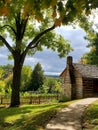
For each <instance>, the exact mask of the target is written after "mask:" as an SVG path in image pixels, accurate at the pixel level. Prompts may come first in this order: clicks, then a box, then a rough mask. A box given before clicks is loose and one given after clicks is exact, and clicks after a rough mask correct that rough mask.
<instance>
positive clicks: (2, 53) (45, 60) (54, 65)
mask: <svg viewBox="0 0 98 130" xmlns="http://www.w3.org/2000/svg"><path fill="white" fill-rule="evenodd" d="M56 32H57V33H59V34H61V35H62V36H63V37H64V38H65V39H67V40H70V41H71V46H72V47H73V48H74V51H73V52H71V53H70V54H69V55H72V56H73V60H74V62H77V61H78V60H79V59H80V57H81V56H82V54H84V53H85V52H87V51H88V50H89V49H87V48H86V45H87V41H85V40H84V36H85V32H84V31H83V30H82V29H81V28H76V29H73V28H72V27H60V28H57V29H56ZM8 54H9V52H8V50H7V49H6V48H5V47H2V48H0V65H3V64H4V65H5V64H10V63H11V64H13V61H8V60H7V55H8ZM38 62H39V63H41V65H42V67H43V70H44V71H45V74H49V75H50V74H52V75H54V74H56V75H59V74H60V73H61V72H62V71H63V69H64V68H65V66H66V58H63V59H60V58H59V57H58V53H56V52H52V51H51V50H47V49H46V48H45V49H44V50H43V52H37V53H36V54H35V55H34V56H31V57H30V56H27V57H26V59H25V65H30V66H32V68H33V67H34V65H35V64H37V63H38Z"/></svg>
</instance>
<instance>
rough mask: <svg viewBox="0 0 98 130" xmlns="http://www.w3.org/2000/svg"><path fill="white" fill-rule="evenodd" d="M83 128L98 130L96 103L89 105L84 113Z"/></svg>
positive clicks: (97, 108) (97, 104)
mask: <svg viewBox="0 0 98 130" xmlns="http://www.w3.org/2000/svg"><path fill="white" fill-rule="evenodd" d="M83 122H84V127H86V128H88V129H92V130H97V129H98V101H96V102H94V103H93V104H92V105H90V106H89V107H88V108H87V109H86V111H85V113H84V120H83Z"/></svg>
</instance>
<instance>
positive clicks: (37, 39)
mask: <svg viewBox="0 0 98 130" xmlns="http://www.w3.org/2000/svg"><path fill="white" fill-rule="evenodd" d="M54 28H55V25H53V26H52V27H50V28H48V29H46V30H44V31H43V32H41V33H40V34H38V35H37V36H36V37H35V38H34V39H33V40H32V41H31V42H30V43H29V44H28V46H27V47H26V48H25V50H24V52H23V53H22V54H21V55H22V58H23V59H24V57H25V56H26V54H27V52H28V50H29V49H33V48H35V47H37V46H38V45H39V43H40V39H41V37H42V36H43V35H44V34H46V33H47V32H49V31H51V30H53V29H54Z"/></svg>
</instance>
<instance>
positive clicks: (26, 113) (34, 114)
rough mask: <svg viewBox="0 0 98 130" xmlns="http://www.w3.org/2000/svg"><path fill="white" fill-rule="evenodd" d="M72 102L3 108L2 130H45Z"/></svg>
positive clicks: (0, 111)
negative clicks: (61, 110) (60, 111)
mask: <svg viewBox="0 0 98 130" xmlns="http://www.w3.org/2000/svg"><path fill="white" fill-rule="evenodd" d="M72 102H73V101H70V102H66V103H51V104H41V105H22V106H20V107H16V108H2V106H1V108H0V130H43V128H44V127H45V125H46V124H47V123H48V121H49V120H50V119H51V118H52V117H53V116H54V115H55V114H56V112H57V111H58V110H59V109H61V108H63V107H66V106H67V105H69V104H70V103H72Z"/></svg>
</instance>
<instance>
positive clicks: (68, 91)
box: [60, 56, 98, 100]
mask: <svg viewBox="0 0 98 130" xmlns="http://www.w3.org/2000/svg"><path fill="white" fill-rule="evenodd" d="M60 76H61V77H62V94H63V95H65V96H66V97H67V98H69V99H70V100H73V99H80V98H87V97H95V96H98V67H97V66H96V65H88V64H78V63H73V58H72V57H71V56H68V57H67V63H66V68H65V69H64V70H63V72H62V73H61V74H60Z"/></svg>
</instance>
